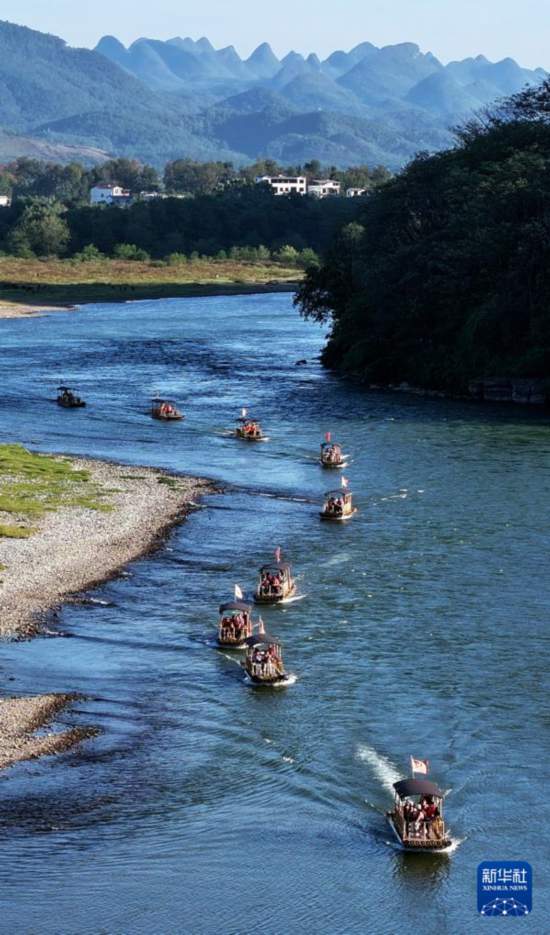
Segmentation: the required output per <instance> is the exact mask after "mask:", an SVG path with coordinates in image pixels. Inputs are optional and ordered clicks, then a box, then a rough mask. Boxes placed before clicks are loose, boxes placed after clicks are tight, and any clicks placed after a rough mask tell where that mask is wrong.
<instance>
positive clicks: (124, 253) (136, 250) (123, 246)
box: [113, 243, 150, 262]
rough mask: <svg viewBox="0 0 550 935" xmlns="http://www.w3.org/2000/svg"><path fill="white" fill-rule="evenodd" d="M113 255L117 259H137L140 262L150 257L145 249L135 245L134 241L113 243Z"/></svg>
mask: <svg viewBox="0 0 550 935" xmlns="http://www.w3.org/2000/svg"><path fill="white" fill-rule="evenodd" d="M113 256H115V257H116V258H117V260H138V261H141V262H143V261H145V260H149V259H150V257H149V254H148V253H147V250H142V248H141V247H136V245H135V243H117V244H115V247H114V250H113Z"/></svg>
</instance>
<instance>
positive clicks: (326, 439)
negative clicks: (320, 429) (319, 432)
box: [325, 432, 332, 442]
mask: <svg viewBox="0 0 550 935" xmlns="http://www.w3.org/2000/svg"><path fill="white" fill-rule="evenodd" d="M331 437H332V436H331V434H330V432H325V441H326V442H329V441H330V439H331Z"/></svg>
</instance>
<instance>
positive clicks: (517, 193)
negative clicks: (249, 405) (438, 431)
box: [297, 80, 550, 393]
mask: <svg viewBox="0 0 550 935" xmlns="http://www.w3.org/2000/svg"><path fill="white" fill-rule="evenodd" d="M297 303H298V305H299V307H300V308H301V311H302V313H303V314H304V315H306V316H308V317H313V318H315V319H318V320H321V321H331V322H332V329H331V333H330V337H329V340H328V343H327V346H326V348H325V351H324V362H325V364H326V365H327V366H330V367H334V368H337V369H339V370H342V371H345V372H348V373H353V374H356V375H359V376H360V377H361V378H363V379H364V380H365V381H367V382H369V383H373V384H382V385H389V384H393V385H395V384H400V383H402V382H406V383H409V384H412V385H416V386H420V387H424V388H428V389H435V390H443V391H445V392H450V393H461V392H464V391H466V390H467V388H468V384H469V382H470V381H474V380H478V379H483V378H490V377H499V376H506V377H530V378H532V377H536V378H544V379H548V378H549V377H550V80H546V82H545V83H544V84H543V85H542V86H541V87H540V88H537V89H527V90H525V91H523V92H520V93H519V94H517V95H514V96H513V97H511V98H510V99H509V100H508V101H506V102H505V103H504V104H503V105H502V106H501V107H500V108H499V109H498V110H495V111H493V112H491V113H486V114H484V115H483V116H480V117H479V118H476V119H475V120H473V121H471V122H470V123H468V124H467V125H465V126H463V127H462V128H461V129H460V130H458V131H457V140H456V145H455V146H454V147H453V148H452V149H450V150H447V151H444V152H441V153H438V154H436V155H433V156H422V155H420V156H418V157H417V158H416V159H415V160H414V161H413V162H412V163H411V164H410V165H409V166H408V167H407V169H405V171H404V172H403V173H401V174H400V175H399V176H397V177H396V178H394V179H393V180H391V181H390V182H389V183H388V184H387V185H385V186H384V187H383V188H382V189H380V191H378V192H377V193H375V194H373V195H372V196H371V197H370V198H368V199H366V200H365V201H364V202H363V204H362V206H361V210H360V212H359V215H358V217H357V218H356V219H355V220H354V221H353V222H352V223H351V224H349V225H346V226H344V228H343V229H342V230H341V231H340V232H339V233H338V234H337V236H336V238H335V240H334V241H333V243H332V245H331V246H330V248H329V250H328V251H327V254H326V256H325V258H324V262H323V263H322V265H321V267H320V268H319V269H317V270H311V271H310V272H309V274H308V277H307V280H306V282H305V284H304V285H303V287H302V288H301V290H300V292H299V295H298V297H297Z"/></svg>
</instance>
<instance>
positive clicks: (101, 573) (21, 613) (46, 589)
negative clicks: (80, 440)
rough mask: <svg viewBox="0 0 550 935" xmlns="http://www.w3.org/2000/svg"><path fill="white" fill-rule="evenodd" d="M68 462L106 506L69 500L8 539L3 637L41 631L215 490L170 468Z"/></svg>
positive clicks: (0, 547) (0, 543)
mask: <svg viewBox="0 0 550 935" xmlns="http://www.w3.org/2000/svg"><path fill="white" fill-rule="evenodd" d="M60 457H61V458H62V457H63V456H60ZM64 460H67V459H66V458H65V459H64ZM68 460H69V461H70V463H71V465H72V467H73V469H74V470H75V471H86V472H88V474H89V476H90V482H91V484H93V485H94V486H95V487H96V488H97V489H98V490H99V491H100V492H102V491H103V492H105V495H106V497H107V499H106V509H105V511H104V510H97V509H91V508H89V507H88V506H85V505H84V506H62V507H61V508H60V509H58V510H56V511H55V512H50V513H46V514H45V516H44V517H43V519H42V520H39V521H38V524H37V531H36V532H35V533H34V534H33V535H31V536H30V537H29V538H21V539H20V538H17V539H12V538H0V565H1V566H2V571H1V572H0V574H1V577H2V580H1V584H0V589H1V590H0V594H1V599H2V617H1V619H0V639H28V638H30V637H32V636H35V635H36V634H37V633H39V632H40V630H41V629H43V626H44V623H45V621H46V619H47V618H48V617H51V614H52V613H55V612H56V611H57V609H58V607H59V606H60V605H61V604H62V603H64V602H66V601H67V600H70V599H71V598H72V597H74V596H75V595H77V594H79V593H81V592H83V591H87V590H90V589H92V588H94V587H98V586H99V585H100V584H102V583H104V582H105V581H108V580H109V579H110V578H113V577H116V575H117V574H118V573H119V572H120V571H121V570H122V569H123V568H124V566H126V565H127V564H128V563H130V562H132V561H135V560H136V559H138V558H141V557H143V556H145V555H147V554H149V553H150V552H151V551H154V549H155V548H158V547H159V546H160V545H161V543H162V542H163V540H164V538H165V536H166V535H167V533H168V532H169V531H170V529H172V527H173V526H175V525H177V524H178V523H180V522H182V521H183V520H184V519H185V517H186V516H187V515H188V513H189V511H190V509H192V508H193V506H195V505H196V504H195V503H194V498H195V497H197V496H200V495H202V494H205V493H213V492H214V491H215V487H214V485H213V484H212V483H211V482H210V481H208V480H205V479H203V478H192V477H186V476H184V475H181V476H180V475H175V474H170V473H168V472H167V471H164V470H162V469H157V468H151V467H135V466H127V465H124V464H114V463H111V462H107V461H100V460H97V459H90V458H81V457H76V458H75V457H70V458H69V459H68Z"/></svg>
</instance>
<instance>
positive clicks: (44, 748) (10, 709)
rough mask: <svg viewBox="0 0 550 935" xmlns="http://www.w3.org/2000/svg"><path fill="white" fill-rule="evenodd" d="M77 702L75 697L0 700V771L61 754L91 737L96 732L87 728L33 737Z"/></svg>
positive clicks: (55, 696)
mask: <svg viewBox="0 0 550 935" xmlns="http://www.w3.org/2000/svg"><path fill="white" fill-rule="evenodd" d="M76 700H78V699H77V698H75V696H74V695H38V696H36V697H34V698H5V699H2V700H0V769H5V768H6V767H8V766H12V765H13V764H14V763H19V762H21V760H34V759H36V758H37V757H40V756H50V755H52V754H54V753H62V752H63V751H64V750H68V749H69V748H70V747H72V746H74V745H75V744H77V743H80V741H81V740H86V738H87V737H92V736H93V735H94V734H95V733H96V731H95V730H94V729H93V728H87V727H73V728H71V729H70V730H61V731H50V732H48V733H40V734H38V735H35V734H34V732H35V731H37V730H39V729H40V728H43V727H44V726H45V725H46V724H47V723H48V722H49V721H50V720H51V719H52V718H53V717H55V715H56V714H59V713H60V712H61V711H62V710H64V709H65V708H66V707H67V706H68V705H70V704H71V702H74V701H76Z"/></svg>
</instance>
